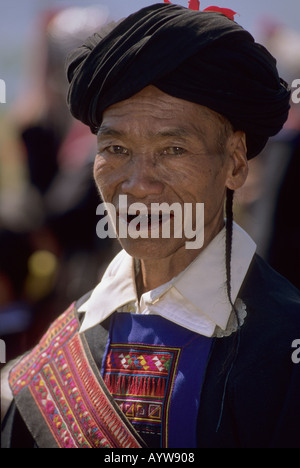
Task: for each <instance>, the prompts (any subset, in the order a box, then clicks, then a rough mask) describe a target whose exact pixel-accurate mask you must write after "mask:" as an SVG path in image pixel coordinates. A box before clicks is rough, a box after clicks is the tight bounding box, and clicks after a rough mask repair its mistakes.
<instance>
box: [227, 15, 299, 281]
mask: <svg viewBox="0 0 300 468" xmlns="http://www.w3.org/2000/svg"><path fill="white" fill-rule="evenodd" d="M261 29H262V40H263V43H264V44H265V45H266V47H267V48H268V50H270V52H271V53H272V54H273V55H274V56H275V57H276V59H277V61H278V68H279V70H280V72H281V74H282V75H283V76H285V77H286V80H287V82H288V83H289V85H290V87H291V89H292V99H291V109H290V112H289V118H288V120H287V122H286V124H285V125H284V128H283V129H282V130H281V132H280V133H279V134H278V135H276V136H274V137H272V138H270V140H269V141H268V143H267V145H266V147H265V148H264V150H263V151H262V153H261V155H260V157H259V158H257V159H255V160H253V161H251V163H250V165H249V166H250V171H249V177H248V180H247V182H246V184H245V186H244V187H242V188H241V189H240V190H239V191H238V193H237V199H238V201H239V203H238V208H237V210H236V211H237V213H236V214H237V219H238V221H239V222H240V224H241V225H242V226H243V227H244V228H245V229H246V230H247V232H249V233H250V234H251V236H252V237H253V239H254V240H255V241H256V242H257V248H258V252H259V253H260V255H261V256H262V257H263V258H264V259H265V260H266V261H267V262H268V263H270V265H271V266H272V267H273V268H274V269H275V270H276V271H278V272H279V273H281V274H282V275H283V276H285V277H286V278H288V279H289V280H290V281H291V282H292V283H293V284H294V285H295V286H296V287H297V288H298V289H299V288H300V268H299V265H300V218H299V216H298V215H297V206H298V203H299V201H300V191H299V183H298V174H299V172H300V166H299V164H300V103H299V102H297V101H298V99H297V97H299V94H300V93H299V91H297V89H295V88H293V87H292V85H293V82H294V80H298V79H299V78H300V35H299V33H297V32H296V31H293V30H291V29H289V28H287V27H286V26H284V25H281V24H277V23H273V22H272V21H270V20H267V19H266V20H264V21H263V23H262V26H261ZM293 95H295V97H296V99H295V98H294V99H293Z"/></svg>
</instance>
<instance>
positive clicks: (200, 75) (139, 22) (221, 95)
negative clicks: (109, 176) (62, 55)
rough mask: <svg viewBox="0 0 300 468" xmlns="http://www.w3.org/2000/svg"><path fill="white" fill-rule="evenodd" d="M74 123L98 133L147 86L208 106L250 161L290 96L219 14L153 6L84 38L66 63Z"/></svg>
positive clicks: (267, 60)
mask: <svg viewBox="0 0 300 468" xmlns="http://www.w3.org/2000/svg"><path fill="white" fill-rule="evenodd" d="M67 74H68V79H69V82H70V88H69V93H68V104H69V107H70V110H71V113H72V114H73V116H74V117H76V118H77V119H79V120H81V121H82V122H84V123H85V124H87V125H89V126H90V128H91V131H92V132H93V133H97V130H98V129H99V127H100V124H101V120H102V114H103V111H104V110H105V109H106V108H107V107H109V106H110V105H112V104H114V103H116V102H119V101H122V100H124V99H127V98H129V97H131V96H133V95H134V94H136V93H137V92H138V91H141V90H142V89H143V88H144V87H146V86H147V85H150V84H152V85H154V86H156V87H157V88H159V89H160V90H161V91H164V92H165V93H167V94H169V95H171V96H174V97H177V98H182V99H185V100H187V101H191V102H194V103H198V104H201V105H203V106H206V107H208V108H210V109H212V110H214V111H215V112H218V113H219V114H222V115H223V116H225V117H226V118H227V119H228V120H229V121H230V122H231V124H232V125H233V127H234V128H235V130H243V131H244V132H245V133H246V139H247V147H248V158H249V159H250V158H252V157H253V156H256V155H257V154H258V153H259V152H260V151H261V150H262V149H263V147H264V146H265V144H266V142H267V140H268V138H269V137H270V136H272V135H275V134H276V133H278V132H279V130H281V128H282V126H283V124H284V122H285V121H286V119H287V116H288V111H289V99H290V92H289V91H288V89H287V84H286V83H285V82H284V81H283V80H282V79H281V78H280V77H279V75H278V72H277V68H276V60H275V59H274V58H273V57H272V56H271V55H270V54H269V52H268V51H267V50H266V49H265V48H264V47H263V46H262V45H260V44H257V43H256V42H255V41H254V39H253V37H252V36H251V34H250V33H249V32H247V31H245V30H244V29H243V28H242V27H241V26H240V25H238V24H237V23H235V22H234V21H232V20H231V19H229V18H227V17H226V16H225V15H223V14H222V13H215V12H210V11H207V12H198V11H193V10H190V9H187V8H184V7H182V6H178V5H172V4H162V3H160V4H155V5H152V6H149V7H146V8H143V9H142V10H140V11H138V12H137V13H134V14H132V15H130V16H129V17H128V18H126V19H125V20H123V21H122V22H120V23H119V24H118V25H117V26H116V27H115V28H114V29H113V30H112V31H110V32H109V33H108V34H106V33H103V32H100V33H98V34H95V35H93V36H92V37H90V38H89V39H87V41H86V43H85V44H84V45H83V46H82V47H80V48H79V49H77V50H75V51H74V52H73V53H72V54H71V56H70V57H69V59H68V63H67Z"/></svg>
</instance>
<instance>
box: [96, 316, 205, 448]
mask: <svg viewBox="0 0 300 468" xmlns="http://www.w3.org/2000/svg"><path fill="white" fill-rule="evenodd" d="M211 345H212V339H211V338H207V337H205V336H201V335H198V334H197V333H194V332H192V331H190V330H188V329H186V328H183V327H181V326H179V325H177V324H175V323H173V322H170V321H169V320H166V319H164V318H163V317H161V316H159V315H141V314H134V313H124V312H118V313H115V314H114V316H113V317H112V320H111V324H110V331H109V346H108V347H107V352H106V356H105V357H104V359H103V369H102V374H103V378H104V380H105V382H106V384H107V386H108V388H109V390H110V392H111V393H112V395H113V396H114V398H115V401H116V402H117V404H118V405H119V407H120V409H121V410H122V411H123V412H124V414H125V415H126V416H127V418H128V419H129V420H130V422H131V423H132V425H133V426H134V428H135V429H136V431H137V432H138V433H139V434H140V435H141V437H142V438H143V439H144V440H145V442H146V443H147V445H148V447H152V448H158V447H160V448H195V447H196V446H197V422H198V410H199V404H200V395H201V388H202V384H203V379H204V376H205V371H206V366H207V362H208V358H209V353H210V349H211Z"/></svg>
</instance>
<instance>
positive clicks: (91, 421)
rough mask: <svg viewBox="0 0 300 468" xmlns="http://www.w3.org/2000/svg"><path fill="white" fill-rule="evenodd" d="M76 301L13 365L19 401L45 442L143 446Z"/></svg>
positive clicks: (51, 445)
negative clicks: (103, 371)
mask: <svg viewBox="0 0 300 468" xmlns="http://www.w3.org/2000/svg"><path fill="white" fill-rule="evenodd" d="M78 330H79V322H78V319H77V314H76V309H75V307H74V305H72V306H71V307H70V308H69V309H68V310H67V311H66V312H65V313H64V314H63V315H62V316H60V317H59V318H58V319H57V320H56V321H55V322H54V323H53V324H52V326H51V327H50V328H49V330H48V332H47V333H46V334H45V335H44V337H43V338H42V339H41V341H40V343H39V344H38V345H37V346H36V347H35V348H34V349H33V350H32V351H31V352H30V353H28V354H27V355H26V356H25V357H24V358H22V359H21V361H20V362H19V363H18V364H17V365H16V366H15V367H14V368H13V369H12V371H11V373H10V377H9V382H10V386H11V389H12V392H13V394H14V397H15V401H16V404H17V406H18V408H19V411H20V412H21V414H22V416H23V418H24V420H25V422H26V424H27V426H28V428H29V430H30V431H31V433H32V435H33V437H34V439H35V440H36V443H37V445H38V446H39V447H41V448H141V447H144V446H145V444H144V443H143V441H142V439H141V438H140V436H139V435H138V434H137V432H136V431H135V429H134V428H133V427H132V426H131V424H130V422H129V421H128V420H127V418H126V417H125V416H124V414H123V412H122V411H121V410H120V409H119V407H118V405H117V404H116V403H115V401H114V400H113V398H112V396H111V395H110V393H109V391H108V390H107V388H106V385H105V384H104V382H103V379H102V377H101V375H100V372H99V371H98V369H97V366H96V365H95V362H94V360H93V357H92V355H91V353H90V351H89V347H88V345H87V343H86V340H85V337H84V336H83V335H81V334H79V333H78Z"/></svg>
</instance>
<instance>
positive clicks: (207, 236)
mask: <svg viewBox="0 0 300 468" xmlns="http://www.w3.org/2000/svg"><path fill="white" fill-rule="evenodd" d="M226 13H228V11H227V10H225V11H220V12H212V11H204V12H198V11H194V10H192V9H187V8H184V7H180V6H177V5H172V4H155V5H152V6H150V7H146V8H144V9H142V10H141V11H139V12H137V13H135V14H133V15H131V16H130V17H128V18H127V19H125V20H123V21H122V22H121V23H120V24H119V25H118V26H117V27H116V28H114V29H113V30H112V31H111V32H110V33H108V34H107V35H106V36H105V37H101V35H99V34H95V35H94V36H93V37H91V38H89V39H88V40H87V42H86V43H85V44H84V45H83V46H82V47H81V48H80V49H78V50H76V51H75V52H74V53H73V55H72V56H71V57H70V59H69V63H68V77H69V81H70V90H69V94H68V102H69V105H70V109H71V112H72V114H73V115H74V116H75V117H76V118H78V119H80V120H81V121H82V122H84V123H86V124H87V125H89V126H90V128H91V130H92V132H93V133H95V134H97V140H98V154H97V156H96V159H95V165H94V177H95V180H96V184H97V186H98V188H99V192H100V194H101V197H102V199H103V200H104V201H105V203H106V205H107V207H110V208H108V210H109V209H110V210H111V209H113V210H112V211H114V212H115V213H116V215H117V218H118V221H120V223H119V222H117V223H116V225H115V229H116V231H117V234H118V235H119V237H120V242H121V245H122V247H123V250H122V251H121V252H120V253H119V254H118V255H117V257H116V258H115V259H114V260H113V261H112V263H111V264H110V265H109V267H108V269H107V271H106V273H105V274H104V276H103V278H102V281H101V282H100V283H99V285H97V286H96V288H95V289H94V290H93V291H92V292H90V293H88V294H87V295H86V296H85V297H84V298H81V299H80V300H79V301H77V302H76V303H75V304H73V305H72V306H71V307H70V308H69V309H68V310H67V311H66V312H65V313H64V314H63V315H62V316H60V317H59V318H58V319H57V321H56V322H55V323H54V324H53V325H52V326H51V328H50V330H49V331H48V332H47V333H46V335H45V336H44V337H43V338H42V340H41V342H40V343H39V344H38V345H37V346H36V347H35V348H34V349H33V350H32V351H31V352H30V353H29V354H28V355H26V356H25V357H24V358H23V359H22V360H21V361H20V362H19V363H18V364H17V365H16V366H15V367H14V368H13V370H12V371H11V373H10V378H9V381H10V386H11V389H12V393H13V395H14V403H13V404H12V406H11V408H10V410H9V412H8V415H7V418H6V422H5V425H4V440H5V441H6V444H7V446H11V447H13V446H22V444H23V445H26V446H33V445H36V446H38V447H88V448H90V447H91V448H95V447H99V448H100V447H105V448H116V447H117V448H123V447H126V448H139V447H149V448H159V447H160V448H190V449H193V448H196V447H205V448H212V447H215V448H280V447H282V448H287V447H293V448H295V447H299V446H300V443H299V440H300V439H299V417H300V406H299V405H300V403H299V388H300V387H299V384H300V365H297V363H296V361H295V360H293V359H292V354H293V351H295V350H294V349H293V343H294V344H295V343H297V339H298V338H300V294H299V291H298V290H296V289H295V288H294V287H293V286H292V285H291V284H290V283H288V281H286V280H285V279H284V278H282V277H281V276H279V275H278V274H277V273H276V272H274V271H273V270H272V269H271V268H270V267H268V265H266V264H265V263H264V261H263V260H262V259H260V258H259V257H258V256H257V255H256V253H255V244H254V242H253V241H252V240H251V239H250V238H249V236H248V235H247V234H246V233H245V232H244V231H243V230H242V229H241V228H239V227H238V226H237V225H236V224H235V223H234V222H233V219H232V218H233V216H232V203H233V194H234V191H235V190H236V189H238V188H239V187H241V186H242V185H243V184H244V182H245V180H246V177H247V170H248V169H247V168H248V164H247V162H248V159H250V158H252V157H254V156H256V155H257V154H258V153H259V152H260V151H261V150H262V148H263V147H264V145H265V144H266V142H267V140H268V138H269V137H270V136H271V135H274V134H276V133H277V132H278V131H279V130H280V129H281V128H282V126H283V124H284V122H285V120H286V118H287V115H288V109H289V97H290V94H289V91H288V90H287V86H286V84H285V83H284V81H283V80H281V79H280V78H279V76H278V73H277V69H276V63H275V60H274V59H273V57H271V56H270V54H269V53H268V52H267V51H266V50H265V48H264V47H262V46H261V45H259V44H257V43H255V41H254V40H253V38H252V36H251V35H250V34H249V33H248V32H246V31H245V30H244V29H243V28H242V27H240V26H239V25H238V24H236V23H235V22H234V21H233V20H232V19H231V18H228V17H227V16H226ZM124 196H126V200H127V202H128V207H129V208H130V206H133V204H136V203H139V204H141V203H142V204H143V206H145V207H146V213H144V214H143V216H141V217H140V218H139V223H138V224H136V228H137V233H139V234H140V235H135V236H130V235H127V236H124V235H122V236H121V235H120V229H121V228H122V230H124V226H125V228H126V227H127V228H128V227H129V225H130V223H131V222H132V213H130V211H129V208H128V211H126V210H125V211H124V209H121V201H120V200H122V197H124ZM225 200H226V209H225V211H226V213H225V218H226V220H225V221H224V203H225ZM162 203H165V204H166V206H169V207H170V206H172V205H173V204H176V206H179V207H181V208H182V210H181V211H182V212H183V213H185V207H186V206H187V205H189V206H192V207H193V211H192V213H191V226H192V228H193V229H194V232H195V236H197V234H198V228H197V217H196V216H195V215H196V213H197V210H196V208H197V206H202V205H201V204H204V222H203V226H202V227H203V228H204V235H203V242H202V243H201V245H198V244H196V246H194V247H195V248H188V245H187V240H188V239H189V240H190V238H188V236H187V234H186V231H185V230H184V229H183V230H182V235H181V236H177V235H175V231H176V227H175V224H176V219H175V218H176V216H175V214H174V213H173V215H172V214H171V213H170V211H169V214H170V216H169V220H168V221H169V225H170V236H169V237H168V238H166V237H165V236H163V235H162V229H163V226H164V224H165V222H166V220H165V214H164V213H163V214H162V215H160V216H159V215H158V213H157V212H156V213H154V214H153V213H152V211H151V209H152V206H153V205H155V206H157V205H158V206H161V204H162ZM139 206H140V205H139ZM78 222H80V220H78ZM181 223H182V227H183V226H184V223H185V220H184V219H181ZM153 224H154V226H155V227H156V234H157V232H158V235H151V234H152V225H153ZM122 232H123V231H122ZM143 233H144V235H142V234H143ZM145 234H147V235H145ZM190 247H191V246H190ZM83 274H84V272H83ZM295 340H296V341H295Z"/></svg>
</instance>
